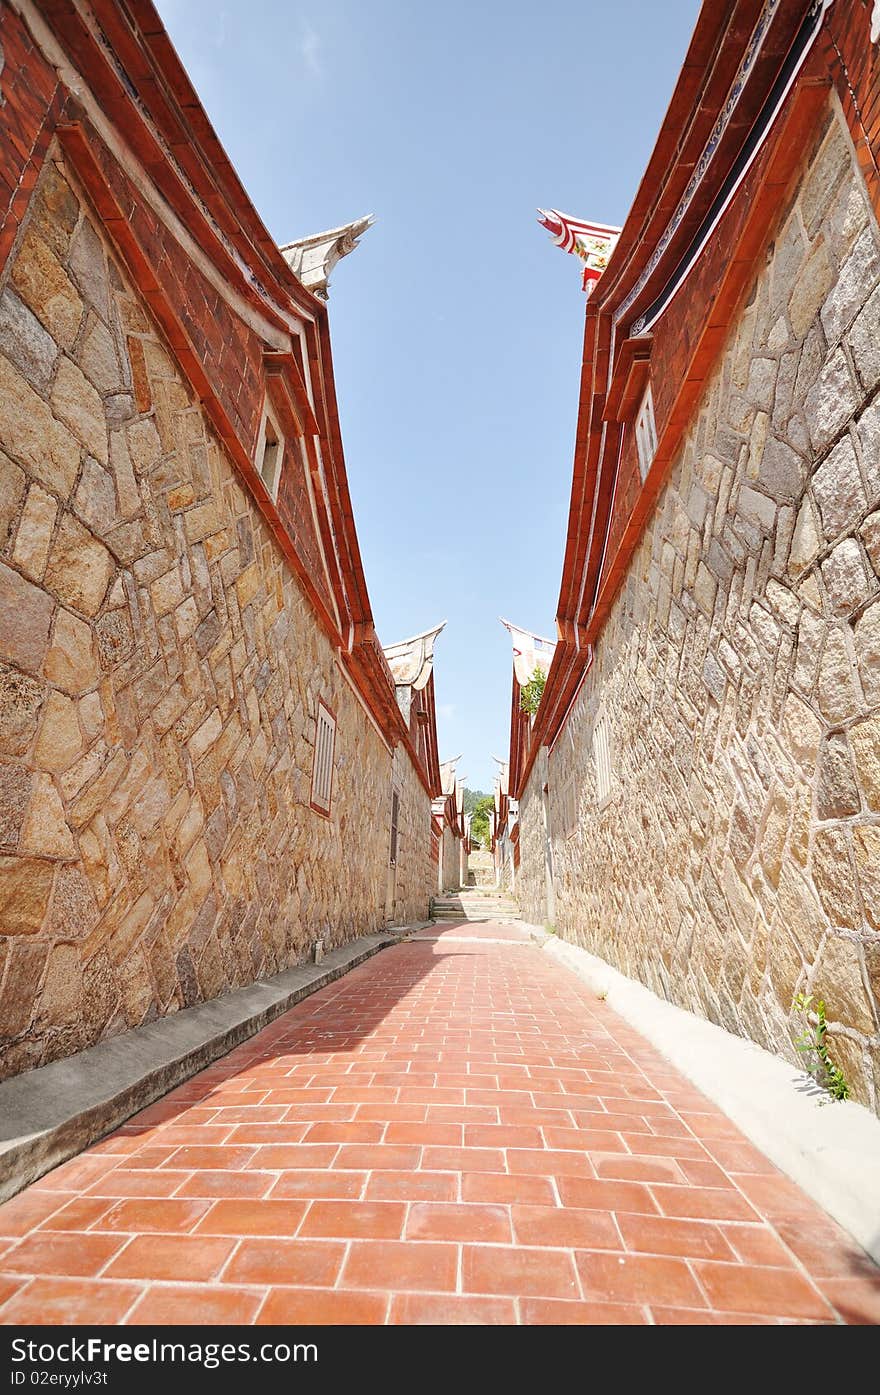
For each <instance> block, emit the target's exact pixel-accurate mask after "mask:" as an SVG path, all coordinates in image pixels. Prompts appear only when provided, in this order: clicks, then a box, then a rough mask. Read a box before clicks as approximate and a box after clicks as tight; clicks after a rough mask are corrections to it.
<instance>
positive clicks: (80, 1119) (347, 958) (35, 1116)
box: [0, 921, 431, 1202]
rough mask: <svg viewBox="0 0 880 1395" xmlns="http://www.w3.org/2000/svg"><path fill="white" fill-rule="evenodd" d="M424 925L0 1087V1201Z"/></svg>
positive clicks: (366, 939) (359, 944) (347, 949)
mask: <svg viewBox="0 0 880 1395" xmlns="http://www.w3.org/2000/svg"><path fill="white" fill-rule="evenodd" d="M430 923H431V922H430V921H419V922H418V923H417V924H414V925H404V926H400V927H399V928H395V929H393V930H386V931H382V932H381V933H379V934H377V935H365V936H363V937H362V938H361V939H358V940H352V941H351V942H350V943H349V944H347V945H341V946H340V947H339V948H338V949H334V950H331V951H330V952H329V953H328V954H326V955H325V956H324V958H323V959H322V960H321V963H320V964H298V965H296V966H295V967H294V968H292V969H285V970H284V972H283V973H280V974H276V975H274V977H272V978H270V979H263V980H258V981H257V982H256V983H252V984H250V985H249V986H248V987H247V988H238V989H236V990H235V991H234V992H233V993H227V994H225V995H224V996H223V997H221V998H215V999H213V1001H211V1002H209V1003H199V1004H197V1006H195V1007H191V1008H183V1009H182V1010H181V1011H180V1012H177V1013H174V1014H173V1016H170V1017H162V1018H158V1019H157V1020H156V1021H155V1022H150V1023H148V1024H147V1025H146V1026H143V1027H135V1028H133V1029H132V1030H131V1031H130V1032H124V1033H123V1034H122V1035H121V1036H118V1037H111V1038H110V1039H109V1040H107V1041H101V1042H98V1044H97V1045H96V1046H92V1047H89V1048H88V1050H86V1051H80V1052H78V1053H77V1055H75V1056H69V1057H67V1058H66V1060H63V1061H53V1062H52V1063H51V1065H48V1066H41V1067H39V1068H38V1069H37V1070H32V1071H26V1072H25V1074H24V1075H19V1076H15V1077H14V1078H13V1079H12V1080H7V1081H4V1083H3V1084H0V1202H2V1201H7V1200H8V1199H9V1197H11V1196H14V1195H15V1193H16V1192H19V1191H21V1189H22V1187H26V1186H27V1185H28V1184H29V1183H30V1182H35V1181H36V1180H37V1178H38V1177H42V1176H43V1174H44V1173H46V1172H49V1171H50V1170H51V1169H52V1168H53V1167H58V1165H59V1164H60V1163H63V1162H66V1161H67V1159H68V1158H71V1157H73V1155H74V1154H75V1153H79V1152H81V1151H82V1150H83V1149H84V1148H87V1147H88V1146H89V1145H90V1144H92V1143H95V1142H96V1141H97V1140H98V1139H99V1138H102V1137H103V1136H104V1134H107V1133H109V1132H110V1131H111V1130H112V1129H115V1128H118V1126H119V1125H120V1124H122V1123H124V1122H125V1120H126V1119H129V1118H130V1117H131V1115H132V1114H135V1113H137V1112H138V1110H141V1109H144V1108H146V1106H147V1105H148V1104H152V1103H153V1102H154V1101H155V1100H157V1099H160V1098H161V1097H162V1096H163V1095H166V1094H167V1093H168V1091H169V1090H173V1089H174V1088H175V1086H177V1085H180V1084H182V1082H183V1081H184V1080H188V1079H189V1078H190V1077H191V1076H193V1075H195V1074H197V1072H198V1071H200V1070H203V1069H204V1067H205V1066H207V1065H210V1064H211V1062H212V1061H216V1059H217V1058H218V1056H225V1055H226V1053H227V1052H228V1051H231V1050H232V1048H233V1047H235V1046H238V1045H239V1043H240V1042H242V1041H246V1040H247V1038H248V1037H252V1036H254V1035H255V1034H256V1033H257V1032H259V1031H261V1030H262V1028H263V1027H266V1026H268V1025H269V1023H270V1022H273V1021H274V1020H275V1018H276V1017H280V1016H281V1014H282V1013H284V1012H287V1010H288V1009H289V1008H292V1007H294V1006H295V1004H296V1003H299V1002H301V1001H302V1000H303V998H308V997H310V996H311V994H312V993H316V992H317V991H318V989H319V988H325V987H326V986H327V985H328V984H329V983H333V981H334V980H335V979H337V978H341V977H342V975H343V974H346V973H348V971H349V970H350V969H354V968H356V967H357V965H358V964H362V963H363V962H364V960H366V959H369V958H371V957H372V955H374V954H378V952H379V951H380V950H382V949H386V948H387V947H388V946H389V945H393V944H399V943H400V942H401V940H403V939H405V938H406V936H407V935H409V934H411V933H414V932H415V931H417V930H422V929H425V928H426V927H427V926H428V925H430Z"/></svg>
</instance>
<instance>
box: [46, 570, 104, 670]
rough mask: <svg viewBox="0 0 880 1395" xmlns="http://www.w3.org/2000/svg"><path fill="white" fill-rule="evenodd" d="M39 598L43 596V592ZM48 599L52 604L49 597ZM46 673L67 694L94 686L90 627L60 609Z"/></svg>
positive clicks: (47, 657) (93, 661)
mask: <svg viewBox="0 0 880 1395" xmlns="http://www.w3.org/2000/svg"><path fill="white" fill-rule="evenodd" d="M39 594H40V595H43V594H44V593H42V592H40V593H39ZM45 600H46V601H47V602H49V604H50V607H51V602H50V601H49V597H48V596H46V597H45ZM44 672H45V674H46V677H47V678H48V679H49V681H50V682H52V683H55V684H57V686H58V687H59V688H63V689H64V691H65V692H66V693H72V694H76V695H79V694H81V693H84V692H87V691H88V689H89V688H92V687H94V685H95V683H97V681H98V676H99V675H98V668H97V665H96V663H95V658H94V654H93V651H92V632H91V630H90V628H89V626H88V625H87V624H86V623H85V622H84V621H83V620H80V619H78V618H77V616H75V615H73V614H72V613H71V611H69V610H59V611H58V614H57V616H56V618H55V625H54V629H53V632H52V644H51V647H50V648H49V652H48V653H47V654H46V660H45V664H44Z"/></svg>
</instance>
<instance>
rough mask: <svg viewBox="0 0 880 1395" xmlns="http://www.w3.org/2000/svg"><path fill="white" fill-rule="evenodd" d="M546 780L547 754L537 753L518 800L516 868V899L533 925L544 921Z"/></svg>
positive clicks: (525, 916) (544, 752)
mask: <svg viewBox="0 0 880 1395" xmlns="http://www.w3.org/2000/svg"><path fill="white" fill-rule="evenodd" d="M546 779H547V752H546V751H545V750H540V751H539V752H538V754H537V756H536V757H535V763H534V765H533V766H532V771H531V774H530V776H529V781H528V784H527V785H526V787H525V789H524V790H523V792H522V795H521V796H520V800H519V849H520V853H519V857H520V861H519V867H518V868H517V871H516V899H517V901H518V902H519V908H520V911H521V912H522V915H523V919H524V920H527V921H529V922H530V924H532V925H544V924H545V923H546V922H547V891H546V883H547V878H546V871H545V856H544V847H545V837H544V814H543V798H542V793H541V792H542V789H543V786H544V784H545V782H546Z"/></svg>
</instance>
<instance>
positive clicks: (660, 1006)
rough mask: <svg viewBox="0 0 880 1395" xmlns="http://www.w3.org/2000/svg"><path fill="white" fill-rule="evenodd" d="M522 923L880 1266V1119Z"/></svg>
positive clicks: (601, 961)
mask: <svg viewBox="0 0 880 1395" xmlns="http://www.w3.org/2000/svg"><path fill="white" fill-rule="evenodd" d="M521 924H522V926H523V929H524V930H528V931H529V933H530V934H531V935H532V937H533V939H534V940H535V941H536V943H538V944H539V945H540V947H541V948H542V949H544V950H545V951H546V952H547V953H548V954H550V955H551V956H552V957H553V958H554V959H555V960H556V961H557V962H558V963H560V964H563V965H564V966H565V967H566V968H568V969H571V970H572V971H573V972H574V973H575V974H577V976H578V978H580V979H582V980H583V981H584V982H585V983H586V984H588V985H589V987H590V988H592V989H594V990H595V992H596V993H598V994H600V995H601V996H602V997H603V998H604V999H605V1001H606V1002H607V1003H608V1005H609V1007H611V1008H613V1009H614V1011H615V1012H617V1013H619V1014H620V1016H621V1017H623V1018H624V1019H625V1020H626V1021H627V1022H628V1023H629V1024H630V1026H632V1027H635V1029H636V1030H637V1031H639V1032H641V1034H642V1036H644V1037H646V1038H647V1040H648V1041H649V1042H651V1044H652V1046H655V1047H656V1048H657V1050H658V1051H661V1052H662V1053H663V1055H664V1056H665V1057H666V1058H667V1059H668V1060H669V1061H671V1062H672V1064H673V1065H674V1066H676V1067H677V1068H678V1070H680V1071H681V1072H682V1074H683V1075H686V1076H687V1078H688V1079H689V1080H691V1081H692V1082H693V1083H694V1085H696V1086H697V1088H698V1089H700V1090H702V1091H703V1093H704V1094H705V1095H707V1096H708V1098H709V1099H710V1100H712V1101H713V1102H714V1103H715V1104H717V1105H718V1106H719V1108H720V1109H723V1110H724V1112H725V1113H726V1114H727V1115H728V1116H729V1117H730V1118H731V1119H732V1120H733V1122H734V1123H735V1124H736V1125H737V1126H738V1127H739V1128H740V1129H742V1131H743V1133H744V1134H745V1135H746V1137H747V1138H749V1139H751V1141H752V1142H753V1143H754V1144H755V1146H756V1147H758V1148H760V1149H761V1151H762V1152H763V1153H764V1154H766V1156H767V1157H768V1158H769V1159H770V1161H771V1162H774V1163H775V1164H776V1166H777V1167H778V1168H781V1170H782V1171H783V1172H785V1173H787V1174H788V1176H789V1177H791V1178H792V1180H793V1181H795V1182H797V1184H798V1186H800V1187H802V1188H803V1190H804V1191H805V1192H806V1193H807V1195H808V1196H811V1197H812V1198H813V1200H814V1201H816V1202H818V1204H819V1205H820V1206H821V1207H822V1208H823V1210H825V1211H827V1212H828V1214H829V1215H830V1216H833V1218H834V1220H836V1221H837V1222H838V1224H839V1225H841V1226H843V1228H844V1230H847V1231H848V1232H849V1234H850V1235H851V1236H852V1237H853V1239H854V1240H855V1241H857V1243H858V1244H859V1245H861V1247H862V1249H863V1250H865V1251H866V1252H867V1253H868V1254H869V1255H870V1256H871V1258H872V1259H873V1260H874V1261H875V1262H876V1263H877V1264H880V1119H878V1118H877V1117H876V1116H875V1115H874V1114H871V1113H870V1112H869V1111H868V1110H867V1109H864V1108H862V1106H861V1105H859V1104H853V1103H852V1102H851V1101H849V1100H846V1101H844V1102H841V1103H836V1104H835V1103H832V1102H831V1101H830V1100H829V1098H828V1096H827V1095H826V1094H825V1093H824V1092H820V1091H819V1090H818V1089H817V1088H816V1087H815V1086H814V1084H813V1081H812V1080H811V1078H810V1076H809V1075H807V1074H806V1073H805V1072H803V1071H799V1070H797V1068H796V1067H794V1066H792V1065H790V1064H789V1062H788V1061H784V1060H783V1059H782V1058H781V1057H779V1056H774V1055H772V1054H771V1053H770V1052H769V1051H765V1050H764V1049H763V1048H762V1047H760V1046H757V1045H756V1044H755V1043H754V1042H752V1041H748V1040H746V1039H745V1038H743V1037H735V1036H733V1035H732V1033H730V1032H727V1031H725V1030H724V1028H723V1027H716V1026H715V1025H714V1023H712V1022H707V1021H706V1020H705V1019H703V1018H701V1017H697V1016H696V1015H695V1014H694V1013H691V1012H687V1011H685V1010H684V1009H683V1008H678V1007H675V1006H674V1005H673V1004H672V1003H668V1002H666V1001H665V1000H664V999H662V998H659V997H658V996H657V995H656V994H655V993H652V992H651V990H650V989H649V988H645V987H644V985H643V984H641V983H636V982H635V980H633V979H630V978H627V977H626V975H625V974H622V973H620V972H619V971H618V970H617V969H614V968H612V967H611V965H610V964H607V963H606V962H605V960H604V959H599V958H597V956H596V955H594V954H590V953H589V952H588V951H587V950H585V949H581V948H580V947H579V946H578V945H573V944H569V943H568V942H567V941H566V940H559V939H557V938H556V936H555V935H548V934H547V932H546V931H545V930H543V929H542V928H540V927H539V926H536V925H527V924H526V922H525V921H522V922H521Z"/></svg>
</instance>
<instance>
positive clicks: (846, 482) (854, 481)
mask: <svg viewBox="0 0 880 1395" xmlns="http://www.w3.org/2000/svg"><path fill="white" fill-rule="evenodd" d="M813 493H814V495H815V498H816V502H817V504H818V505H819V512H820V514H821V517H822V527H823V529H824V532H825V537H826V538H827V539H828V541H829V542H833V541H834V539H835V538H838V537H839V536H840V534H841V533H844V532H847V531H849V530H850V529H851V528H853V527H855V526H856V524H857V523H858V522H859V521H860V519H861V517H862V515H863V514H864V513H865V511H866V509H867V506H868V501H867V498H866V495H865V490H864V486H863V484H862V479H861V475H860V473H859V466H858V461H857V460H856V453H855V449H854V447H853V443H852V441H851V440H850V438H849V436H844V437H843V439H842V440H841V441H839V442H838V443H837V445H836V446H835V447H834V449H833V450H832V451H830V452H829V454H828V456H827V458H826V459H825V460H823V462H822V464H821V465H820V466H819V468H818V470H817V471H816V473H815V475H814V476H813Z"/></svg>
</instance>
